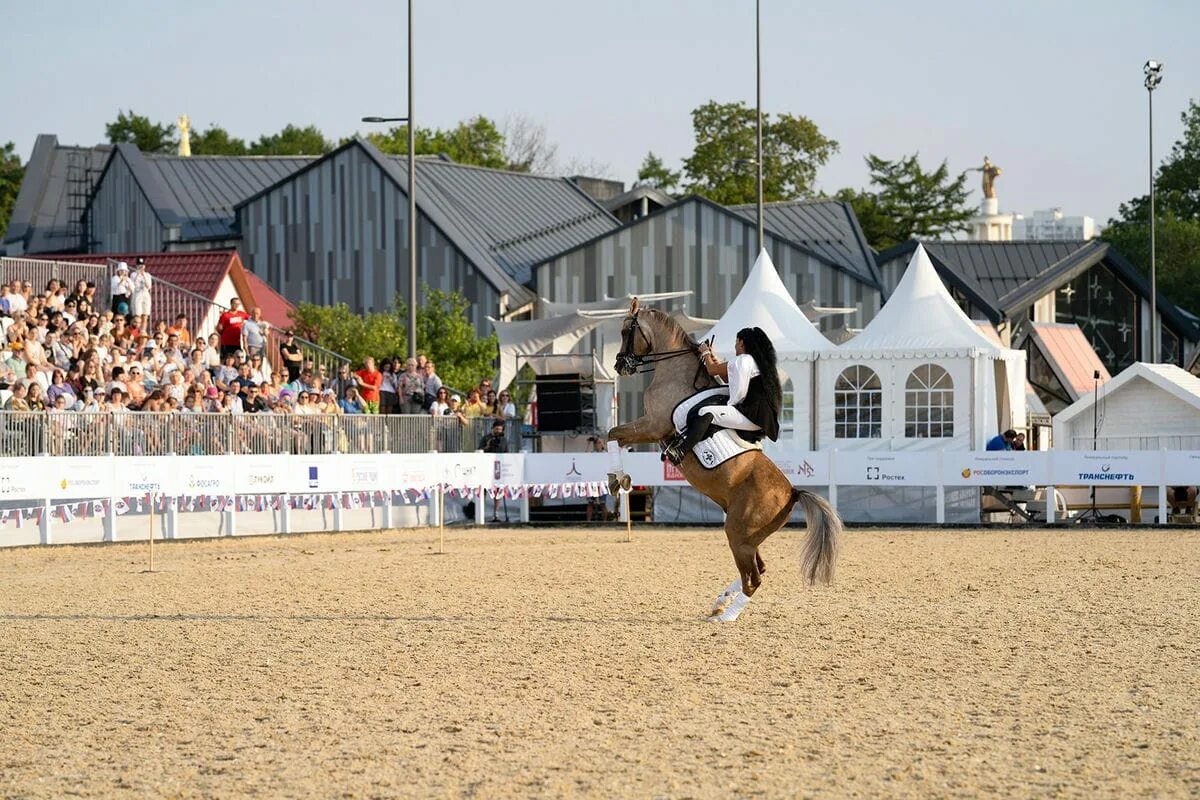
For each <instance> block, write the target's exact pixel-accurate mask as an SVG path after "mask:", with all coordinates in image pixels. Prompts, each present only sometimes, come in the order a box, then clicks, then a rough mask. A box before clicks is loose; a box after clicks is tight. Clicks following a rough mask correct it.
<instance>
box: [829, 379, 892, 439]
mask: <svg viewBox="0 0 1200 800" xmlns="http://www.w3.org/2000/svg"><path fill="white" fill-rule="evenodd" d="M833 409H834V410H833V423H834V424H833V435H834V436H835V437H836V438H838V439H878V438H880V437H881V436H882V435H883V431H882V428H883V389H882V387H881V386H880V383H879V376H878V375H876V374H875V372H874V370H872V369H871V368H870V367H862V366H857V367H850V368H848V369H846V370H844V371H843V372H842V374H841V375H838V378H837V382H836V383H834V385H833Z"/></svg>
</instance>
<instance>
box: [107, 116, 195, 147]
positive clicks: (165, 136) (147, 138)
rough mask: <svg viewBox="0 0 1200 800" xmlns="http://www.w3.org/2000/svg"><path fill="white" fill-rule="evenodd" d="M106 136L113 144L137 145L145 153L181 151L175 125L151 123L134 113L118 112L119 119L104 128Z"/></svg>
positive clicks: (147, 118)
mask: <svg viewBox="0 0 1200 800" xmlns="http://www.w3.org/2000/svg"><path fill="white" fill-rule="evenodd" d="M104 134H105V135H106V136H108V141H110V142H112V143H113V144H123V143H129V144H135V145H137V148H138V150H141V151H142V152H143V153H176V152H178V151H179V140H178V139H177V138H175V126H174V125H171V124H169V123H161V122H151V121H150V118H149V117H143V116H142V115H141V114H135V113H133V111H129V112H126V111H122V110H118V112H117V118H116V119H115V120H113V121H112V122H110V123H108V124H107V125H105V126H104Z"/></svg>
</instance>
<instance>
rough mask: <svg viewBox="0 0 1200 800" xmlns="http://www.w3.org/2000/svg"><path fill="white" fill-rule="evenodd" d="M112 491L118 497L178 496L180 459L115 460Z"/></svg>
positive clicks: (152, 457)
mask: <svg viewBox="0 0 1200 800" xmlns="http://www.w3.org/2000/svg"><path fill="white" fill-rule="evenodd" d="M115 460H116V461H117V462H119V463H117V464H115V465H114V467H115V469H113V480H114V482H113V491H114V493H115V494H116V495H117V496H118V497H126V496H133V497H136V496H138V495H142V494H165V495H173V494H179V485H178V483H179V482H178V480H177V478H178V473H179V468H178V466H177V465H178V462H179V461H182V460H183V459H181V458H170V457H165V458H164V457H161V456H159V457H155V456H145V457H140V458H138V457H135V458H120V459H115Z"/></svg>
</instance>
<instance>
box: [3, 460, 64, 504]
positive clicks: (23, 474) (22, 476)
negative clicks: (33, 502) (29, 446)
mask: <svg viewBox="0 0 1200 800" xmlns="http://www.w3.org/2000/svg"><path fill="white" fill-rule="evenodd" d="M55 460H57V459H55ZM29 466H30V459H28V458H5V459H0V500H18V499H23V498H27V497H36V496H37V495H38V494H39V492H38V490H37V486H36V485H35V478H36V477H37V475H36V470H32V469H30V468H29Z"/></svg>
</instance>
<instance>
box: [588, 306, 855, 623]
mask: <svg viewBox="0 0 1200 800" xmlns="http://www.w3.org/2000/svg"><path fill="white" fill-rule="evenodd" d="M621 337H622V338H621V342H622V344H621V352H620V353H618V354H617V361H616V370H617V372H618V373H619V374H621V375H633V374H634V373H636V372H637V370H638V367H639V366H641V365H642V364H645V363H652V364H653V365H654V378H653V380H651V382H650V386H649V387H648V388H647V389H646V392H645V394H644V395H643V396H642V403H643V408H644V410H645V414H644V416H642V417H641V418H640V419H637V420H634V421H633V422H629V423H626V424H624V425H618V426H617V427H615V428H613V429H612V430H610V431H609V432H608V438H609V439H610V440H615V441H616V442H617V443H618V444H621V445H627V444H649V443H661V442H662V441H664V440H665V439H667V438H668V437H670V436H671V435H672V434H673V433H674V431H675V427H674V423H673V422H672V420H671V414H672V412H673V411H674V409H675V407H676V406H677V405H678V404H679V403H680V402H681V401H682V400H685V399H687V398H688V397H691V396H692V395H693V394H695V393H696V392H697V391H698V390H700V389H704V388H708V387H712V386H717V385H718V382H717V381H716V380H715V379H714V378H712V377H710V376H709V375H708V373H707V371H706V370H704V369H702V368H701V366H700V356H699V345H698V344H697V343H696V341H695V340H694V339H693V338H692V337H690V336H688V334H687V333H686V332H684V330H683V328H681V327H680V326H679V324H678V323H676V322H675V321H674V320H673V319H671V317H669V316H668V315H667V314H665V313H664V312H662V311H659V310H657V309H653V308H639V306H638V301H637V298H634V300H633V302H632V304H631V305H630V308H629V315H628V316H627V317H626V318H625V322H624V325H623V326H622V328H621ZM679 468H680V470H681V471H682V472H683V475H684V477H685V478H687V481H688V483H690V484H691V485H692V486H694V487H695V488H697V489H699V490H700V491H701V492H702V493H703V494H704V495H705V496H706V497H708V498H709V499H711V500H712V501H713V502H715V503H716V504H717V505H719V506H720V507H721V508H722V509H723V510H724V511H725V536H726V538H727V539H728V540H729V549H730V550H731V551H732V552H733V560H734V563H735V564H737V570H738V574H739V576H740V577H739V579H738V580H736V581H734V582H733V583H732V584H730V586H729V587H728V588H727V589H726V590H725V591H724V592H722V593H721V595H719V596H718V597H717V600H716V602H715V603H714V605H713V610H712V613H711V614H710V616H711V617H716V618H720V619H724V620H732V619H736V618H737V615H738V614H739V613H740V612H741V609H742V607H744V606H745V604H746V602H748V600H749V598H750V596H751V595H753V594H754V592H755V591H756V590H757V589H758V587H759V585H760V584H761V583H762V576H763V573H764V572H765V571H766V565H765V564H764V563H763V560H762V556H761V555H759V553H758V547H759V545H761V544H762V543H763V541H764V540H765V539H766V538H767V537H768V536H770V535H771V534H772V533H774V532H775V531H777V530H779V529H780V528H781V527H783V525H784V524H785V523H787V521H788V518H789V517H790V516H791V514H792V508H793V506H795V504H796V501H797V500H798V501H800V504H801V505H802V506H803V507H804V514H805V517H806V518H807V526H808V536H807V538H806V540H805V543H804V548H803V554H802V556H801V566H802V568H803V571H804V575H805V577H806V578H807V580H808V582H809V583H816V582H818V581H819V582H821V583H828V582H829V581H830V579H831V578H832V576H833V562H834V558H835V555H836V550H837V540H838V536H839V534H840V533H841V529H842V522H841V520H840V519H839V518H838V516H837V512H835V511H834V510H833V508H832V507H831V506H830V505H829V503H828V502H826V501H825V499H824V498H822V497H821V496H819V495H816V494H813V493H812V492H808V491H805V490H804V489H798V488H794V487H793V486H792V484H791V481H789V480H788V479H787V476H785V475H784V474H783V473H782V472H781V471H780V470H779V467H777V466H775V463H774V462H773V461H771V459H770V458H768V457H767V456H766V455H765V454H764V453H763V452H762V451H761V450H752V451H749V452H746V453H743V454H741V455H738V456H735V457H734V458H732V459H730V460H728V461H726V462H724V463H723V464H720V465H718V466H717V467H715V468H713V469H705V468H704V467H703V466H701V464H700V462H699V461H697V460H696V456H695V454H694V453H692V452H690V451H689V452H688V453H686V454H685V456H684V459H683V461H682V462H681V463H680V465H679Z"/></svg>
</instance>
